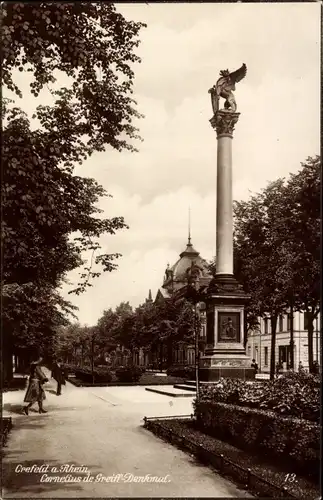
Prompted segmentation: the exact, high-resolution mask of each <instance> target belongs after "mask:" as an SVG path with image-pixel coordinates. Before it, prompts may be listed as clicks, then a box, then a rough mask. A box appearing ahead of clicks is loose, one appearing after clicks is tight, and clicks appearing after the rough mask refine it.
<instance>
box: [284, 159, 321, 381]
mask: <svg viewBox="0 0 323 500" xmlns="http://www.w3.org/2000/svg"><path fill="white" fill-rule="evenodd" d="M301 165H302V168H301V169H300V170H299V172H298V173H297V174H291V175H290V177H289V179H288V181H287V183H286V187H285V192H284V196H283V197H282V198H281V200H280V201H281V203H280V204H279V207H278V209H279V217H278V218H277V220H276V239H277V241H278V243H279V245H280V248H281V253H282V254H284V256H285V258H284V264H283V265H282V269H281V272H282V274H284V276H285V280H286V281H287V282H288V283H289V284H290V287H289V294H288V298H287V303H288V305H290V304H291V303H292V304H293V307H294V308H295V309H296V310H299V311H305V312H306V313H307V319H308V322H307V323H308V362H309V369H310V371H311V372H313V362H314V360H313V331H314V325H313V323H314V320H315V318H316V317H317V316H318V314H319V312H320V301H321V287H320V278H321V266H320V264H321V231H320V228H321V178H320V177H321V159H320V157H318V156H316V157H313V158H311V157H309V158H308V159H307V160H306V162H304V163H302V164H301ZM282 228H283V231H282Z"/></svg>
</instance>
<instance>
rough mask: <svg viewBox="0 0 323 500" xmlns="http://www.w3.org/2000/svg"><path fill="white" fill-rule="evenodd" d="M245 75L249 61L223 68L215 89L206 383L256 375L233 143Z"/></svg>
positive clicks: (202, 365) (203, 361)
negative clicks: (238, 263)
mask: <svg viewBox="0 0 323 500" xmlns="http://www.w3.org/2000/svg"><path fill="white" fill-rule="evenodd" d="M245 74H246V66H245V65H243V66H242V67H241V68H240V69H239V70H237V71H235V72H234V73H229V71H228V70H225V71H222V72H221V78H220V79H219V80H218V82H217V84H216V85H215V86H214V87H213V88H212V89H210V91H209V92H210V93H211V98H212V106H213V111H214V116H213V118H211V120H210V123H211V126H212V128H213V129H214V130H215V131H216V134H217V188H216V196H217V202H216V207H217V213H216V274H215V277H214V278H213V280H212V281H211V283H210V285H209V287H208V291H207V294H206V299H205V303H206V318H207V322H206V331H207V335H206V336H207V340H206V342H207V344H206V350H205V355H204V356H203V357H202V358H201V362H200V367H199V375H200V380H201V381H216V380H218V379H219V378H221V377H228V378H242V379H253V378H254V375H255V373H254V369H253V368H251V360H250V359H249V357H248V356H246V352H245V346H244V328H245V320H244V306H245V304H246V302H247V300H248V299H249V297H248V295H246V294H245V292H244V290H243V288H242V286H241V285H240V284H239V283H238V281H237V280H236V279H235V277H234V269H233V203H232V142H233V131H234V127H235V125H236V124H237V122H238V119H239V116H240V113H237V112H236V102H235V99H234V96H233V94H232V90H235V83H236V82H237V81H240V80H241V79H242V78H244V76H245ZM220 97H223V98H224V99H225V100H226V103H225V109H219V98H220Z"/></svg>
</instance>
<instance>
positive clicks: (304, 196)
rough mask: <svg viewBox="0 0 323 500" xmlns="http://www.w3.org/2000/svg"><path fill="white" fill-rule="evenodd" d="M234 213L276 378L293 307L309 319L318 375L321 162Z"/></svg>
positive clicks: (240, 256)
mask: <svg viewBox="0 0 323 500" xmlns="http://www.w3.org/2000/svg"><path fill="white" fill-rule="evenodd" d="M234 213H235V250H236V262H238V272H237V277H238V279H239V281H240V282H241V283H242V284H243V285H244V288H245V291H246V292H248V293H249V294H250V295H251V308H252V310H253V314H254V316H256V315H258V316H269V317H270V320H271V329H272V337H271V363H270V373H271V377H273V376H274V372H275V339H276V325H277V318H278V316H279V314H282V313H285V312H286V311H288V310H289V309H290V308H291V306H292V307H293V308H295V309H297V310H299V311H304V310H305V311H306V312H307V314H308V319H309V321H308V349H309V367H310V370H311V371H312V370H313V329H314V328H313V321H314V319H315V318H316V317H317V315H318V313H319V311H320V287H319V285H320V158H319V157H315V158H308V160H307V161H306V163H304V164H302V169H301V170H300V171H299V172H298V173H297V174H291V175H290V177H289V178H288V179H287V180H285V179H278V180H277V181H275V182H272V183H270V184H269V185H268V186H267V187H266V188H265V189H264V190H263V191H262V192H261V193H260V194H256V195H254V196H252V197H251V198H250V199H249V200H248V201H247V202H238V203H235V206H234ZM249 307H250V306H249ZM291 344H292V340H291Z"/></svg>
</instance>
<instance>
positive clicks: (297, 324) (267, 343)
mask: <svg viewBox="0 0 323 500" xmlns="http://www.w3.org/2000/svg"><path fill="white" fill-rule="evenodd" d="M293 316H294V324H293V326H294V328H293V330H294V335H293V338H294V367H293V368H294V370H297V369H298V366H299V363H300V362H301V364H302V365H303V367H304V368H305V369H308V333H307V322H308V318H307V314H306V313H305V312H299V311H296V312H294V315H293ZM290 332H291V316H290V313H288V314H282V315H280V316H279V318H278V321H277V328H276V350H275V362H276V365H277V364H279V365H280V366H281V367H282V369H283V370H287V369H291V368H292V366H291V356H290V349H291V346H290ZM246 349H247V351H246V354H247V355H248V356H250V358H251V359H255V360H256V362H257V363H258V367H259V371H260V372H262V373H269V372H270V357H271V324H270V319H269V318H260V319H259V327H258V328H257V329H255V330H253V331H252V332H249V333H248V341H247V346H246ZM313 360H314V361H317V362H318V363H319V364H320V366H321V329H320V315H318V317H317V318H316V319H315V320H314V333H313Z"/></svg>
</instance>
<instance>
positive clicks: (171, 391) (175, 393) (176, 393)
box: [145, 387, 195, 398]
mask: <svg viewBox="0 0 323 500" xmlns="http://www.w3.org/2000/svg"><path fill="white" fill-rule="evenodd" d="M145 389H146V391H149V392H155V393H156V394H162V395H163V396H170V397H172V398H180V397H183V398H185V397H186V398H187V397H194V396H195V393H193V392H187V391H183V390H182V389H175V388H173V387H172V388H167V389H157V388H152V387H145Z"/></svg>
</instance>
